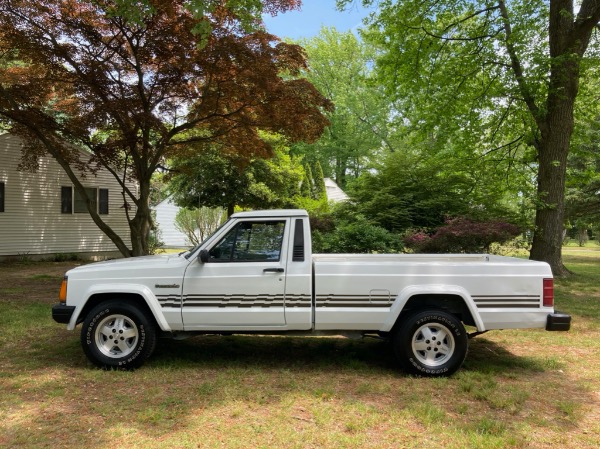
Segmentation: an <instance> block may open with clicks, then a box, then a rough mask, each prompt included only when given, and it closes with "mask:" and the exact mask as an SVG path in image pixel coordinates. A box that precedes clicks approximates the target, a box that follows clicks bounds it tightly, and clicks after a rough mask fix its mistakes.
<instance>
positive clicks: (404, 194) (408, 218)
mask: <svg viewBox="0 0 600 449" xmlns="http://www.w3.org/2000/svg"><path fill="white" fill-rule="evenodd" d="M457 151H458V150H456V151H452V150H446V151H436V149H435V148H432V149H429V151H425V150H416V149H414V148H412V147H411V148H410V149H404V150H402V151H396V152H394V153H392V154H389V155H387V156H386V157H384V158H381V159H380V160H379V161H378V162H377V163H374V164H373V166H372V168H371V170H369V171H367V172H365V173H363V174H362V175H361V176H360V177H359V178H358V179H357V180H356V182H354V183H353V184H352V188H351V189H350V190H349V191H348V193H349V195H350V197H351V199H352V200H353V204H352V205H350V206H348V207H349V208H350V210H349V211H348V214H352V213H358V214H362V215H364V216H366V217H369V218H370V219H371V220H372V221H373V222H374V223H375V224H377V225H379V226H382V227H384V228H385V229H387V230H389V231H393V232H404V231H406V230H407V229H410V228H418V229H425V230H427V231H433V230H434V229H436V228H438V227H439V226H441V225H443V223H444V222H445V220H446V218H447V217H458V216H467V217H470V218H473V219H477V220H488V219H493V218H499V217H510V218H511V221H515V222H519V223H521V222H522V220H521V218H520V217H519V211H518V208H517V207H516V206H515V205H514V204H512V203H511V201H510V199H509V198H511V197H512V195H511V193H512V192H511V189H512V185H510V184H506V183H505V182H504V181H505V180H504V179H503V178H502V177H501V176H494V172H493V171H492V170H489V168H488V167H487V166H486V165H482V164H480V163H479V161H474V162H472V163H471V164H466V163H465V161H464V160H463V159H461V158H456V157H454V154H453V153H455V152H457Z"/></svg>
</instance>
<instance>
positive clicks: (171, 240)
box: [154, 197, 192, 248]
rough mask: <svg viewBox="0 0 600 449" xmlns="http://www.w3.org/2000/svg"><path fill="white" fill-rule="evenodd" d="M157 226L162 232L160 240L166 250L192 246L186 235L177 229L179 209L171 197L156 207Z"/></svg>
mask: <svg viewBox="0 0 600 449" xmlns="http://www.w3.org/2000/svg"><path fill="white" fill-rule="evenodd" d="M154 210H155V211H156V220H155V221H156V225H157V226H158V229H159V231H160V236H159V237H160V240H161V241H162V242H163V246H164V247H165V248H184V247H187V246H192V244H191V242H190V241H189V240H188V238H187V237H186V235H185V234H184V233H183V232H181V231H180V230H178V229H177V228H176V227H175V217H176V216H177V212H178V211H179V207H178V206H176V205H175V204H173V201H172V199H171V197H168V198H167V199H165V200H163V201H162V202H160V203H159V204H158V205H156V206H155V207H154Z"/></svg>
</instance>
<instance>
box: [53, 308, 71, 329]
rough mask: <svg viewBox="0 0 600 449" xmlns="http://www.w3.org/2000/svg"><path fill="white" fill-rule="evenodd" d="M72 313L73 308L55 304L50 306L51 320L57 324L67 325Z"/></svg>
mask: <svg viewBox="0 0 600 449" xmlns="http://www.w3.org/2000/svg"><path fill="white" fill-rule="evenodd" d="M74 311H75V306H65V305H64V304H55V305H53V306H52V319H53V320H54V321H56V322H57V323H62V324H68V323H69V321H71V316H72V315H73V312H74Z"/></svg>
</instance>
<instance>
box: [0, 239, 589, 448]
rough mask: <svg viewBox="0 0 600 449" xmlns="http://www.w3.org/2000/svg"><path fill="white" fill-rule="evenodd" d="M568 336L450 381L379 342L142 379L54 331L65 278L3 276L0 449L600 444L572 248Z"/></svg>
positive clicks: (327, 346)
mask: <svg viewBox="0 0 600 449" xmlns="http://www.w3.org/2000/svg"><path fill="white" fill-rule="evenodd" d="M565 261H566V263H567V266H568V267H569V269H570V270H572V271H573V272H574V275H573V276H572V277H570V278H569V279H565V280H557V281H556V306H557V308H558V309H560V310H563V311H564V312H567V313H570V314H571V315H573V328H572V330H571V331H570V332H569V333H551V332H545V331H541V330H514V331H498V332H490V333H487V334H485V335H483V336H480V337H478V338H476V339H474V340H472V341H471V345H470V350H469V355H468V358H467V361H466V362H465V365H464V367H463V368H462V369H461V370H460V371H459V372H457V373H456V374H455V375H454V376H453V377H451V378H442V379H427V378H418V377H412V376H408V375H405V374H403V373H402V372H401V371H399V370H398V368H397V366H396V363H395V361H394V359H393V357H392V355H391V351H390V347H389V345H388V343H386V342H383V341H377V340H373V339H368V340H361V341H354V340H345V339H338V338H285V337H251V336H231V337H215V336H205V337H195V338H192V339H189V340H184V341H170V340H165V341H162V340H161V341H160V342H159V344H158V347H157V351H156V353H155V355H154V356H153V357H152V358H151V359H150V360H148V362H147V363H146V364H145V365H144V367H142V368H141V369H139V370H137V371H134V372H121V371H102V370H98V369H95V368H93V367H92V366H91V365H90V364H89V363H88V362H87V360H86V359H85V357H84V355H83V353H82V350H81V347H80V345H79V333H78V332H68V331H66V330H65V329H64V326H63V325H59V324H56V323H54V322H53V321H52V320H51V318H50V307H51V304H52V298H54V297H56V292H57V291H58V288H59V286H60V279H61V276H60V271H61V270H62V269H63V268H64V267H63V266H56V267H55V266H52V265H45V264H33V265H31V264H28V265H27V272H24V270H23V267H24V266H19V267H11V266H2V267H0V285H2V289H3V290H0V330H1V332H0V391H1V392H2V393H1V394H0V447H7V448H11V447H27V448H52V449H54V448H63V447H67V448H70V447H72V448H79V447H90V448H112V447H127V448H150V449H153V448H173V447H176V448H214V447H226V448H244V449H246V448H254V447H256V448H321V447H323V448H357V447H360V448H378V449H379V448H418V447H444V448H451V449H452V448H456V449H458V448H461V449H462V448H485V449H489V448H547V447H568V448H571V447H573V448H575V447H576V448H583V449H587V448H589V449H591V448H594V449H595V448H596V447H598V446H599V445H600V437H599V435H600V424H599V423H600V415H599V412H600V405H599V404H600V397H599V396H598V392H599V391H600V359H599V358H598V357H597V350H598V343H597V342H598V341H600V328H599V322H600V310H599V308H598V303H599V301H600V248H598V249H596V248H593V247H586V248H583V249H580V248H578V247H568V248H566V249H565Z"/></svg>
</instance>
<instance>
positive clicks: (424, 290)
mask: <svg viewBox="0 0 600 449" xmlns="http://www.w3.org/2000/svg"><path fill="white" fill-rule="evenodd" d="M415 295H430V296H435V295H453V296H458V297H460V298H462V300H463V301H464V303H465V305H466V306H467V308H468V309H469V312H470V313H471V316H472V317H473V321H474V322H475V326H476V327H477V331H479V332H483V331H485V330H486V329H485V325H484V324H483V320H482V319H481V316H480V315H479V312H478V310H477V306H476V305H475V301H473V298H471V295H470V294H469V292H468V291H467V290H465V289H464V288H463V287H460V286H458V285H411V286H408V287H406V288H404V289H403V290H402V291H401V292H400V293H399V294H398V296H397V297H396V299H395V300H394V303H393V304H392V307H391V310H390V314H389V316H388V318H387V319H386V321H385V322H384V324H383V326H382V328H381V329H380V330H381V331H382V332H390V331H391V330H392V327H394V324H395V323H396V321H397V320H398V317H399V316H400V314H401V313H402V310H404V307H405V306H406V303H407V302H408V301H409V300H410V298H412V297H413V296H415Z"/></svg>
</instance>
